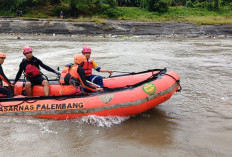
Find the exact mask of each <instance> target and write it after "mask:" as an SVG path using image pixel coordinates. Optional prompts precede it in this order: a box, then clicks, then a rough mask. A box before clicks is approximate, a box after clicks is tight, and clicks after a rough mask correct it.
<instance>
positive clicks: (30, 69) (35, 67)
mask: <svg viewBox="0 0 232 157" xmlns="http://www.w3.org/2000/svg"><path fill="white" fill-rule="evenodd" d="M23 54H24V56H25V57H26V58H24V59H23V60H22V62H21V63H20V65H19V71H18V73H17V75H16V77H15V80H14V84H15V83H16V82H17V81H18V80H19V78H20V77H21V75H22V72H24V74H25V76H26V84H25V92H26V94H27V96H31V86H32V85H43V86H44V94H45V96H48V95H49V83H48V81H47V80H46V79H45V78H44V77H43V76H42V73H41V71H40V66H41V67H42V68H44V69H45V70H47V71H50V72H53V73H55V74H57V75H60V72H58V71H55V70H54V69H52V68H50V67H49V66H47V65H45V64H44V63H43V62H42V61H41V60H39V59H38V58H36V57H34V56H33V55H32V49H31V48H30V47H24V48H23Z"/></svg>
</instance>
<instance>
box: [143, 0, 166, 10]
mask: <svg viewBox="0 0 232 157" xmlns="http://www.w3.org/2000/svg"><path fill="white" fill-rule="evenodd" d="M141 8H144V9H146V10H148V11H154V12H159V13H164V12H167V11H168V3H167V2H165V1H162V0H142V1H141Z"/></svg>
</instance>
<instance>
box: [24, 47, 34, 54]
mask: <svg viewBox="0 0 232 157" xmlns="http://www.w3.org/2000/svg"><path fill="white" fill-rule="evenodd" d="M28 52H32V48H30V47H24V48H23V54H27V53H28Z"/></svg>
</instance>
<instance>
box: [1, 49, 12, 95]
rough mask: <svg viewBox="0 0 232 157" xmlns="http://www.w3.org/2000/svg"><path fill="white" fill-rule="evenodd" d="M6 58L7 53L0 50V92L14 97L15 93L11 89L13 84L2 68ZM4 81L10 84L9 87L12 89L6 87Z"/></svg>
mask: <svg viewBox="0 0 232 157" xmlns="http://www.w3.org/2000/svg"><path fill="white" fill-rule="evenodd" d="M5 58H6V55H5V54H4V53H1V52H0V94H3V95H6V96H7V98H12V97H13V96H14V93H13V91H12V90H11V89H13V84H12V83H11V82H10V81H9V79H8V78H7V77H6V75H5V74H4V72H3V69H2V64H3V63H4V60H5ZM2 81H4V82H5V83H6V84H8V86H9V88H11V89H7V88H4V87H3V83H2Z"/></svg>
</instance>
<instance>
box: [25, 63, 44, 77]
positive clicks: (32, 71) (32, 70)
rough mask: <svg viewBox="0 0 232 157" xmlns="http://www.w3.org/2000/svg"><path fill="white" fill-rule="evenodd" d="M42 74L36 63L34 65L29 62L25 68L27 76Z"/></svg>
mask: <svg viewBox="0 0 232 157" xmlns="http://www.w3.org/2000/svg"><path fill="white" fill-rule="evenodd" d="M40 74H41V72H40V70H39V69H38V68H37V67H36V66H35V65H32V64H28V65H27V66H26V69H25V76H26V77H29V78H31V77H36V76H39V75H40Z"/></svg>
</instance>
